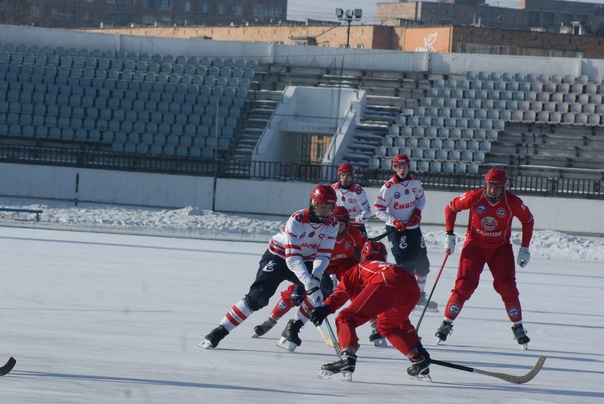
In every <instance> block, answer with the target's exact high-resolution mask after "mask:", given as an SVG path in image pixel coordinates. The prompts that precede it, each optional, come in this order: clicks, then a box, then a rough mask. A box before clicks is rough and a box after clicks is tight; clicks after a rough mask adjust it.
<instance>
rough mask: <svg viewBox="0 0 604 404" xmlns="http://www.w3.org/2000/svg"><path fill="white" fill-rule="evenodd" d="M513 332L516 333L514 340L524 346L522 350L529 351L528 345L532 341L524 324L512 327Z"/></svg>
mask: <svg viewBox="0 0 604 404" xmlns="http://www.w3.org/2000/svg"><path fill="white" fill-rule="evenodd" d="M512 332H513V333H514V339H515V340H516V341H518V344H520V345H521V346H522V349H528V343H529V342H530V341H531V339H530V338H529V337H528V335H526V330H525V329H524V327H523V326H522V324H516V325H514V326H512Z"/></svg>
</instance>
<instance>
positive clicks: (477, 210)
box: [476, 205, 487, 215]
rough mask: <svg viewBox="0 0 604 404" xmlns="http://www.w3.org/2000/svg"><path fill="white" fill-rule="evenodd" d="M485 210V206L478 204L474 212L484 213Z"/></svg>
mask: <svg viewBox="0 0 604 404" xmlns="http://www.w3.org/2000/svg"><path fill="white" fill-rule="evenodd" d="M486 211H487V208H485V207H484V205H478V206H477V207H476V213H478V214H479V215H484V214H485V212H486Z"/></svg>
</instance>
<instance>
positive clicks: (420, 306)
mask: <svg viewBox="0 0 604 404" xmlns="http://www.w3.org/2000/svg"><path fill="white" fill-rule="evenodd" d="M426 304H427V305H428V308H427V309H426V312H429V313H438V303H436V302H433V301H428V299H426V292H422V294H421V296H420V298H419V301H418V302H417V304H416V305H415V308H414V310H418V311H424V307H426Z"/></svg>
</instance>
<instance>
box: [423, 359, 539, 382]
mask: <svg viewBox="0 0 604 404" xmlns="http://www.w3.org/2000/svg"><path fill="white" fill-rule="evenodd" d="M431 362H432V363H433V364H435V365H439V366H445V367H448V368H453V369H458V370H463V371H465V372H471V373H478V374H480V375H485V376H491V377H496V378H498V379H501V380H505V381H506V382H510V383H515V384H522V383H526V382H528V381H530V380H532V379H533V378H534V377H535V376H537V373H539V371H540V370H541V368H542V367H543V363H544V362H545V356H540V357H539V359H537V363H535V366H533V368H532V369H531V370H530V371H529V372H528V373H527V374H525V375H522V376H514V375H508V374H506V373H497V372H489V371H486V370H480V369H475V368H471V367H469V366H463V365H458V364H455V363H450V362H445V361H439V360H436V359H431Z"/></svg>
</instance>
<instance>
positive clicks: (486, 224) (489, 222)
mask: <svg viewBox="0 0 604 404" xmlns="http://www.w3.org/2000/svg"><path fill="white" fill-rule="evenodd" d="M480 224H481V225H482V228H483V229H485V230H487V231H492V230H495V228H496V227H497V220H495V218H493V217H490V216H487V217H485V218H483V219H482V220H481V221H480Z"/></svg>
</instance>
